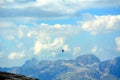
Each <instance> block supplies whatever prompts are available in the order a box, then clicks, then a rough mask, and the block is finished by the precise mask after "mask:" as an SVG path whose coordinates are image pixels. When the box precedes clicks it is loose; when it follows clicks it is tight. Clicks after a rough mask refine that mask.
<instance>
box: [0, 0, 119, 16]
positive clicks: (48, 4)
mask: <svg viewBox="0 0 120 80" xmlns="http://www.w3.org/2000/svg"><path fill="white" fill-rule="evenodd" d="M0 4H1V8H0V12H1V13H0V17H40V18H55V17H69V16H75V15H76V14H77V13H78V12H80V11H82V10H85V9H91V8H106V7H119V6H120V1H119V0H116V1H113V0H106V1H100V0H74V1H73V0H69V1H63V0H54V1H53V0H45V1H41V0H29V1H28V0H4V1H3V0H1V1H0ZM86 5H87V6H86Z"/></svg>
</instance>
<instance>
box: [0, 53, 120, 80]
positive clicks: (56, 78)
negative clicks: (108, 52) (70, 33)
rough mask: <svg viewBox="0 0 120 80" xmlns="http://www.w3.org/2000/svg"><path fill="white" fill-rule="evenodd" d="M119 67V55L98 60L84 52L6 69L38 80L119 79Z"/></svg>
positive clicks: (30, 61)
mask: <svg viewBox="0 0 120 80" xmlns="http://www.w3.org/2000/svg"><path fill="white" fill-rule="evenodd" d="M119 69H120V57H116V58H115V59H113V60H106V61H100V59H99V58H98V57H96V56H95V55H93V54H86V55H82V56H78V57H76V59H74V60H55V61H50V60H43V61H39V60H37V59H31V60H28V61H26V62H25V64H24V65H23V66H21V67H15V68H10V69H6V71H7V72H12V73H19V74H23V75H26V76H31V77H35V78H38V79H40V80H65V79H66V80H93V79H94V80H105V79H106V80H109V79H111V80H120V76H119V75H120V70H119ZM0 70H1V68H0ZM46 76H47V77H46Z"/></svg>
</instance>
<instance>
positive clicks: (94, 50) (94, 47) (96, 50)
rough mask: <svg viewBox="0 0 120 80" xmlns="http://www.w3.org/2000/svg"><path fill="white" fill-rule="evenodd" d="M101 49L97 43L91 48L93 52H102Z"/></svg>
mask: <svg viewBox="0 0 120 80" xmlns="http://www.w3.org/2000/svg"><path fill="white" fill-rule="evenodd" d="M100 51H101V49H100V48H98V46H97V45H95V46H93V48H92V49H91V52H92V53H97V52H100Z"/></svg>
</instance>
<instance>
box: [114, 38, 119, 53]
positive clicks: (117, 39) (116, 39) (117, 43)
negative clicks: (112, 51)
mask: <svg viewBox="0 0 120 80" xmlns="http://www.w3.org/2000/svg"><path fill="white" fill-rule="evenodd" d="M115 41H116V45H117V50H118V51H120V37H116V38H115Z"/></svg>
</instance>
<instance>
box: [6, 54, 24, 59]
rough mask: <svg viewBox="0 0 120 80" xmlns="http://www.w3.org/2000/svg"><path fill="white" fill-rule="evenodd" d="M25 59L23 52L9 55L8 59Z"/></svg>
mask: <svg viewBox="0 0 120 80" xmlns="http://www.w3.org/2000/svg"><path fill="white" fill-rule="evenodd" d="M24 57H25V54H24V53H23V52H22V53H19V52H12V53H10V54H9V55H8V58H9V59H11V60H13V59H21V58H24Z"/></svg>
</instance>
